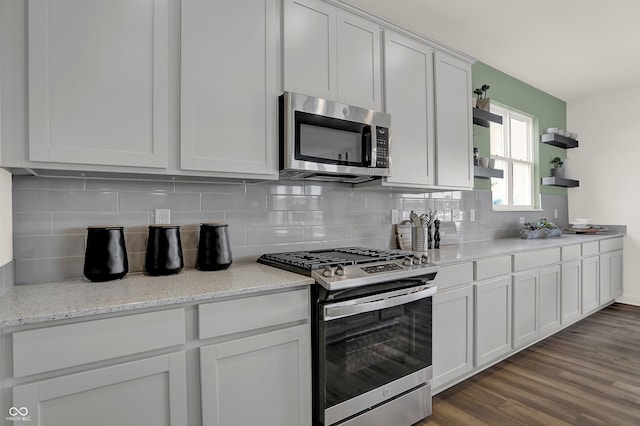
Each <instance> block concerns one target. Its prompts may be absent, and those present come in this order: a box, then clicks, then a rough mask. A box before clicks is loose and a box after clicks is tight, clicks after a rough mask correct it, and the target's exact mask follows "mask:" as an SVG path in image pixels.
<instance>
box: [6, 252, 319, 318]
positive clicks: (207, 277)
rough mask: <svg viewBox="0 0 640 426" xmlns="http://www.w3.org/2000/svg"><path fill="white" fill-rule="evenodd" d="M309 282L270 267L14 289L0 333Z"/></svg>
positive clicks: (243, 266) (249, 266) (248, 266)
mask: <svg viewBox="0 0 640 426" xmlns="http://www.w3.org/2000/svg"><path fill="white" fill-rule="evenodd" d="M313 283H314V281H313V279H311V278H310V277H306V276H304V275H299V274H294V273H291V272H287V271H283V270H280V269H276V268H272V267H270V266H265V265H261V264H258V263H255V264H238V265H232V266H231V267H230V268H229V269H226V270H224V271H197V270H193V269H190V270H183V271H182V272H180V273H179V274H177V275H169V276H160V277H151V276H147V275H143V274H131V275H127V276H126V277H124V278H123V279H121V280H116V281H108V282H103V283H93V282H90V281H88V280H75V281H62V282H56V283H46V284H23V285H15V286H13V287H12V288H10V289H9V290H8V291H7V292H6V293H5V294H3V295H2V296H0V328H3V327H9V326H15V325H23V324H36V323H43V322H46V321H54V320H61V319H68V318H81V317H87V316H91V315H99V314H107V313H113V312H123V311H132V310H136V309H143V308H153V307H159V306H166V305H173V304H178V303H188V302H201V301H208V300H214V299H219V298H223V297H230V296H239V295H250V294H252V293H260V292H264V291H271V290H282V289H287V288H294V287H299V286H306V285H309V284H313Z"/></svg>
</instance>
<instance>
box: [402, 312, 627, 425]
mask: <svg viewBox="0 0 640 426" xmlns="http://www.w3.org/2000/svg"><path fill="white" fill-rule="evenodd" d="M427 425H428V426H439V425H443V426H444V425H447V426H448V425H456V426H467V425H491V426H496V425H509V426H511V425H544V426H550V425H607V426H620V425H640V307H638V306H631V305H624V304H619V303H616V304H613V305H611V306H609V307H607V308H605V309H603V310H602V311H600V312H598V313H596V314H594V315H592V316H590V317H588V318H586V319H584V320H582V321H580V322H578V323H577V324H574V325H572V326H570V327H569V328H567V329H565V330H562V331H560V332H559V333H557V334H555V335H554V336H552V337H549V338H547V339H546V340H544V341H542V342H540V343H538V344H536V345H534V346H532V347H530V348H528V349H525V350H524V351H522V352H520V353H518V354H516V355H514V356H512V357H510V358H509V359H507V360H505V361H503V362H501V363H499V364H497V365H495V366H493V367H491V368H490V369H488V370H485V371H484V372H482V373H480V374H477V375H476V376H474V377H472V378H470V379H468V380H466V381H464V382H462V383H460V384H458V385H457V386H454V387H452V388H449V389H447V390H446V391H444V392H442V393H440V394H438V395H436V396H435V397H434V398H433V414H432V415H431V416H430V417H429V418H428V419H426V420H424V421H422V422H420V423H417V424H416V425H414V426H427Z"/></svg>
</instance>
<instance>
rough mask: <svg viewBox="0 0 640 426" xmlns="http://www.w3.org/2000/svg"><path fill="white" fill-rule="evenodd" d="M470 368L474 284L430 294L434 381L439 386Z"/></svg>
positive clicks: (435, 387) (471, 361) (471, 360)
mask: <svg viewBox="0 0 640 426" xmlns="http://www.w3.org/2000/svg"><path fill="white" fill-rule="evenodd" d="M472 369H473V286H471V285H468V286H465V287H462V288H457V289H453V290H448V291H443V292H439V293H437V294H436V295H435V296H434V298H433V382H432V386H433V388H434V389H437V388H438V387H439V386H441V385H443V384H445V383H448V382H451V381H454V380H455V379H457V378H459V377H462V376H464V375H465V374H467V373H469V372H470V371H471V370H472Z"/></svg>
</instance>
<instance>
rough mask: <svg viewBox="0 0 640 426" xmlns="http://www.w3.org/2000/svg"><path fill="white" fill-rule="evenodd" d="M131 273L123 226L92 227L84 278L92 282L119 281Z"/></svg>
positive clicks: (89, 233)
mask: <svg viewBox="0 0 640 426" xmlns="http://www.w3.org/2000/svg"><path fill="white" fill-rule="evenodd" d="M127 272H129V260H128V258H127V247H126V245H125V242H124V227H123V226H90V227H88V228H87V248H86V250H85V255H84V276H85V277H87V278H88V279H89V280H91V281H95V282H104V281H111V280H118V279H120V278H122V277H124V276H125V275H127Z"/></svg>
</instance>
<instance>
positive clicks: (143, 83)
mask: <svg viewBox="0 0 640 426" xmlns="http://www.w3.org/2000/svg"><path fill="white" fill-rule="evenodd" d="M28 13H29V15H28V16H29V18H28V19H29V25H28V26H29V37H28V38H29V47H28V49H29V160H30V161H46V162H59V163H80V164H96V165H115V166H139V167H167V163H168V161H167V149H168V148H167V146H168V134H169V130H168V125H167V122H168V118H169V115H168V92H169V88H168V68H169V61H168V22H169V18H168V6H167V0H139V1H138V0H137V1H135V2H132V1H130V0H110V1H101V0H64V1H30V2H28Z"/></svg>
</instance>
